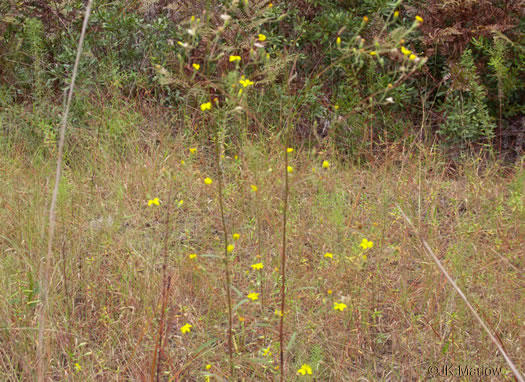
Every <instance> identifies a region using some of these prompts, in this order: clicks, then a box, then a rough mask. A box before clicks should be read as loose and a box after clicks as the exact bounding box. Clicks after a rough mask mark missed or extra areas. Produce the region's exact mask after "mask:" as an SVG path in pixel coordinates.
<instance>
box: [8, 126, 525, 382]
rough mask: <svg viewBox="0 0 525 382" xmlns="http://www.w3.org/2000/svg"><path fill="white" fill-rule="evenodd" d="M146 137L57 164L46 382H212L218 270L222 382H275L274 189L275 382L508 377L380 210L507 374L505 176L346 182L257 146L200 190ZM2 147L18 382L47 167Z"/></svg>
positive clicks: (84, 148)
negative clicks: (455, 373) (433, 371)
mask: <svg viewBox="0 0 525 382" xmlns="http://www.w3.org/2000/svg"><path fill="white" fill-rule="evenodd" d="M13 121H16V119H13ZM160 123H161V122H160V121H159V122H158V124H160ZM158 131H161V132H162V133H159V134H158V135H156V136H153V137H152V136H148V135H147V134H145V133H141V132H140V131H138V130H137V129H136V128H134V127H129V131H128V132H127V133H126V136H127V138H126V139H127V140H126V147H127V149H126V151H122V150H121V151H120V154H119V155H116V154H115V153H116V152H117V151H116V150H115V147H114V145H113V143H112V142H109V143H108V142H105V140H104V139H100V138H99V141H98V142H99V144H98V145H96V144H82V145H80V147H77V151H76V153H75V155H73V154H72V155H71V156H70V157H68V156H67V155H66V158H65V165H64V170H63V175H62V180H61V183H60V187H59V195H58V202H57V226H56V234H55V240H54V245H53V257H52V272H51V277H50V284H49V287H50V289H49V309H48V321H47V322H48V324H47V327H46V329H45V338H46V346H45V349H44V351H45V355H46V360H47V361H46V362H47V363H46V369H47V370H48V374H47V375H48V377H49V378H51V379H53V380H72V381H75V380H78V381H80V380H149V378H150V376H151V377H153V376H154V375H156V372H157V371H159V375H160V376H161V377H160V379H161V380H180V381H194V380H195V381H199V380H219V381H220V380H226V379H228V378H230V366H231V365H230V359H229V355H228V322H229V316H228V301H227V295H226V292H225V291H226V289H225V277H226V276H225V272H226V270H225V264H224V259H225V252H226V253H227V259H228V265H227V266H228V272H229V278H230V285H231V289H230V295H231V302H230V303H231V304H230V306H231V309H232V312H231V315H232V349H233V350H232V353H233V354H232V362H233V367H234V373H235V377H234V378H235V379H238V380H244V381H255V380H257V381H265V380H267V381H272V380H277V379H278V378H279V374H280V370H279V368H280V359H279V356H280V341H279V326H280V319H281V315H280V313H281V305H280V304H281V290H280V287H281V281H282V279H281V272H282V268H281V267H282V263H281V261H282V259H281V256H282V251H283V211H284V208H285V203H284V199H285V194H286V187H285V186H286V185H285V179H286V177H288V192H287V218H286V219H287V222H286V224H287V230H286V242H285V243H286V254H285V256H286V305H285V309H284V315H283V319H284V331H283V338H284V342H283V352H284V357H285V379H286V380H316V381H342V380H345V381H356V380H383V381H387V380H425V379H427V378H428V377H429V375H428V369H429V367H430V366H432V365H466V366H469V367H471V368H501V375H500V376H497V377H494V378H493V380H512V379H513V376H512V374H511V373H510V370H509V369H508V366H507V365H506V364H505V362H504V360H503V358H502V357H501V355H500V354H498V352H497V349H496V347H495V346H494V344H493V343H491V342H490V339H489V338H488V336H487V335H486V333H485V332H484V331H483V330H482V328H481V327H480V325H479V324H478V322H477V321H475V320H474V318H473V317H472V315H471V313H470V311H468V309H467V308H466V306H465V304H464V303H463V301H462V300H461V299H460V298H459V297H458V295H457V294H456V293H455V291H454V290H453V289H452V288H451V287H450V285H449V284H448V283H447V281H446V279H445V278H444V277H443V275H442V274H441V273H440V272H439V270H438V269H437V267H436V265H435V264H434V263H433V262H432V261H431V260H430V259H429V257H428V256H427V254H426V253H425V252H424V250H423V247H422V244H421V242H420V241H419V240H418V237H417V236H416V235H415V233H414V231H413V230H412V229H411V228H410V227H409V226H408V225H407V223H406V222H405V221H404V220H403V218H402V216H401V213H400V209H399V208H401V209H402V210H403V211H404V212H405V213H407V214H408V215H409V216H410V219H411V220H412V221H413V222H414V224H415V225H416V226H417V229H418V230H419V232H420V233H421V236H422V237H423V238H424V239H425V240H426V241H427V242H428V244H429V245H430V247H431V248H432V249H433V250H434V251H435V253H436V254H437V256H438V257H439V258H440V259H441V261H442V262H443V264H444V266H445V268H446V269H447V270H448V271H449V272H450V274H451V275H452V277H453V278H454V279H455V280H456V281H457V283H458V285H459V286H460V288H462V289H463V291H465V293H466V294H467V296H468V297H469V299H470V300H471V302H473V304H474V306H475V307H476V309H477V310H478V311H479V312H480V314H481V315H482V317H483V318H484V320H486V322H487V323H489V325H490V327H491V328H492V329H493V330H494V331H495V332H496V333H497V334H498V336H499V339H500V340H501V342H502V345H503V347H504V349H505V350H506V351H507V352H508V354H509V355H510V357H511V358H512V359H513V360H514V362H515V364H516V365H517V367H518V368H520V369H521V370H523V369H524V368H525V356H524V354H525V353H524V352H523V348H524V346H525V330H524V326H523V325H524V321H523V317H524V314H525V301H524V299H525V278H524V277H523V268H524V256H523V255H524V241H523V238H524V237H525V208H524V196H523V195H524V185H525V171H524V169H523V165H522V163H521V164H517V165H516V166H515V167H503V166H501V165H498V164H496V163H495V162H490V161H485V160H481V159H465V160H464V161H463V162H462V163H461V164H455V165H454V164H452V163H451V162H450V161H448V160H446V159H445V157H444V156H443V155H442V154H441V153H440V152H439V151H438V150H435V149H432V150H431V149H428V148H423V147H414V146H412V147H409V146H406V147H403V146H400V145H397V146H396V145H393V146H392V147H391V148H390V149H389V150H387V151H386V154H384V155H383V156H382V157H381V158H380V159H377V161H375V162H370V163H368V164H366V165H361V166H355V165H353V164H350V163H345V162H344V161H340V160H338V158H337V156H336V155H335V153H334V152H333V151H332V150H331V149H330V148H327V149H326V150H325V151H323V152H315V150H306V149H304V148H302V147H290V149H289V150H286V147H283V146H282V145H281V144H279V143H278V142H277V141H275V142H272V141H271V140H270V142H264V143H261V144H258V143H254V142H252V143H249V142H246V143H245V144H244V145H243V146H242V147H240V148H236V149H234V148H233V147H227V146H225V147H226V148H225V149H223V150H222V149H221V152H220V155H219V159H220V164H221V168H222V184H221V185H220V186H221V187H220V188H219V174H218V172H217V155H216V151H215V149H216V146H215V145H214V144H213V143H210V144H209V145H205V144H202V143H200V144H199V143H196V142H194V141H192V140H191V138H188V137H184V136H182V135H176V136H173V134H172V133H171V127H170V126H169V124H167V123H166V124H165V125H164V127H161V128H159V130H158ZM73 146H74V145H73ZM6 147H7V146H5V149H4V150H3V151H2V156H1V157H0V158H1V159H0V171H1V173H2V177H1V179H0V190H2V191H1V194H0V198H1V199H0V203H1V206H2V208H1V209H0V219H1V221H2V224H1V225H0V227H1V228H0V237H1V239H2V240H1V241H0V248H1V253H2V256H1V257H0V264H1V267H0V272H1V277H0V282H1V284H2V285H1V287H0V290H1V298H0V312H1V314H0V317H1V326H2V327H1V332H0V333H1V334H0V338H1V343H2V346H1V347H0V348H1V351H0V354H1V356H0V370H1V374H0V375H1V379H2V380H6V381H7V380H11V381H14V380H25V381H27V380H31V379H33V378H34V377H35V374H34V373H35V367H36V360H35V349H36V346H37V344H36V342H37V338H38V336H37V332H38V321H37V315H36V311H37V306H38V298H39V297H38V296H39V288H40V282H39V279H40V278H39V267H40V264H41V260H42V259H43V258H44V257H45V253H46V246H47V241H46V235H47V232H46V227H47V219H48V218H47V215H48V210H49V200H50V196H51V190H52V184H53V179H54V171H55V168H54V161H52V160H49V158H46V156H47V155H52V153H47V154H45V153H43V152H37V153H36V154H33V155H32V156H29V155H27V154H25V153H24V152H23V151H22V149H21V148H20V147H21V146H16V145H11V146H9V148H8V149H7V148H6ZM292 149H293V150H292ZM73 151H74V150H73ZM285 155H287V157H288V166H290V167H289V168H288V170H289V171H288V172H287V171H286V165H285ZM219 190H220V191H221V193H222V198H220V197H219V195H220V193H219ZM221 202H222V203H223V209H224V221H225V226H226V239H227V243H228V244H227V245H228V246H230V245H231V246H233V247H231V246H230V247H229V248H228V249H227V250H225V237H224V234H223V232H224V231H223V228H224V227H223V223H222V219H221V205H220V203H221ZM152 368H154V369H153V370H152ZM482 379H484V380H485V378H482ZM465 380H471V379H469V378H466V379H465Z"/></svg>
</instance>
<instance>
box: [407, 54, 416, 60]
mask: <svg viewBox="0 0 525 382" xmlns="http://www.w3.org/2000/svg"><path fill="white" fill-rule="evenodd" d="M416 58H417V56H416V55H415V54H411V55H410V57H408V59H409V60H411V61H414V60H415V59H416Z"/></svg>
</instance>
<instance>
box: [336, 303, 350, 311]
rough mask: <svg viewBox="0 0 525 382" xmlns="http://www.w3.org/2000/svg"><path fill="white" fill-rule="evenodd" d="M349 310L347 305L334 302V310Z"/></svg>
mask: <svg viewBox="0 0 525 382" xmlns="http://www.w3.org/2000/svg"><path fill="white" fill-rule="evenodd" d="M346 308H347V306H346V304H344V303H342V302H334V310H339V311H340V312H342V311H344V310H345V309H346Z"/></svg>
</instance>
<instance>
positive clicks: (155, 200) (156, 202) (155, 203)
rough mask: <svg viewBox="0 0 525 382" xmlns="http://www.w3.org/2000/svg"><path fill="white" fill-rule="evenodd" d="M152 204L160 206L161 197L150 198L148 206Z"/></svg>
mask: <svg viewBox="0 0 525 382" xmlns="http://www.w3.org/2000/svg"><path fill="white" fill-rule="evenodd" d="M152 205H156V206H160V200H159V198H155V199H151V200H148V206H152Z"/></svg>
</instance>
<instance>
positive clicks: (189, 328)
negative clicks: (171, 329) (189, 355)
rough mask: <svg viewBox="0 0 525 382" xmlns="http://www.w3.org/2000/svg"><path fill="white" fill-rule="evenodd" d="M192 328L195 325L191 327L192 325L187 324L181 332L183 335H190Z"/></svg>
mask: <svg viewBox="0 0 525 382" xmlns="http://www.w3.org/2000/svg"><path fill="white" fill-rule="evenodd" d="M191 328H193V325H191V324H186V325H184V326H182V327H181V328H180V331H181V332H182V334H184V333H189V332H191Z"/></svg>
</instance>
